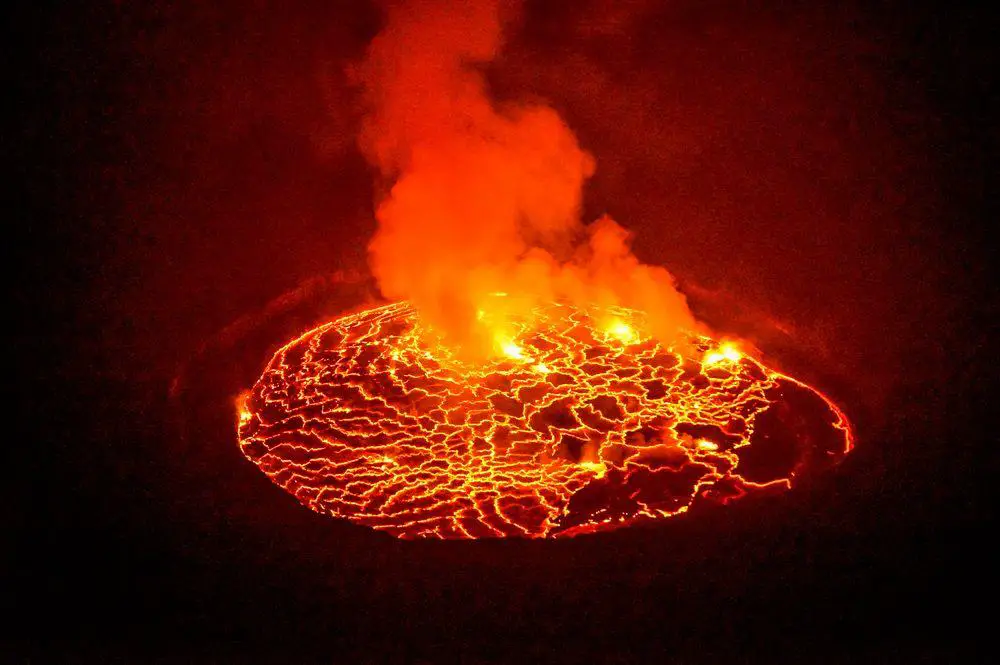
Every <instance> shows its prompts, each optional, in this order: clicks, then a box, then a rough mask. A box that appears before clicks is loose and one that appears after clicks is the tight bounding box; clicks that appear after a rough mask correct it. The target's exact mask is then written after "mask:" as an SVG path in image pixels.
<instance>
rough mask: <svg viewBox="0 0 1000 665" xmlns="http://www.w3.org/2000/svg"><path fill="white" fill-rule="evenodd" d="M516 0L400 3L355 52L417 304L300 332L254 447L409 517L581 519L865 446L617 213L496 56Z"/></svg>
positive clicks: (381, 268)
mask: <svg viewBox="0 0 1000 665" xmlns="http://www.w3.org/2000/svg"><path fill="white" fill-rule="evenodd" d="M516 9H517V8H516V7H515V6H513V5H511V4H509V3H505V4H500V3H498V2H496V1H495V0H494V1H479V2H468V3H445V2H440V1H438V2H430V1H426V0H419V1H411V2H406V3H402V4H394V5H392V6H391V7H390V8H389V9H388V10H387V22H386V25H385V27H384V29H383V30H382V31H381V33H380V34H379V35H378V36H377V37H376V38H375V40H374V41H373V42H372V43H371V45H370V47H369V50H368V54H367V58H366V59H365V60H364V62H362V63H360V64H359V65H358V66H357V67H355V68H353V70H352V73H353V75H354V77H355V78H356V80H357V82H358V83H359V84H360V86H361V89H362V91H363V97H364V101H365V105H366V107H365V108H366V116H365V120H364V124H363V127H362V132H361V136H360V146H361V148H362V150H363V151H364V154H365V155H366V156H367V158H368V159H369V160H370V161H371V163H372V164H373V165H375V166H376V167H377V168H378V170H379V173H380V174H381V180H380V184H381V185H383V186H384V189H383V191H385V192H386V195H385V196H384V197H383V198H382V199H381V200H380V201H379V202H378V206H377V210H376V217H377V219H378V231H377V233H376V235H375V237H374V239H373V240H372V242H371V245H370V257H371V267H372V270H373V272H374V274H375V277H376V278H377V279H378V283H379V286H380V288H381V290H382V293H383V295H384V296H385V297H386V298H387V299H388V300H390V301H395V304H390V305H386V306H383V307H378V308H375V309H370V310H368V311H364V312H360V313H357V314H352V315H349V316H345V317H342V318H340V319H338V320H336V321H333V322H331V323H329V324H326V325H324V326H321V327H319V328H317V329H315V330H312V331H310V332H307V333H306V334H305V335H303V336H302V337H300V338H298V339H296V340H293V341H292V342H290V343H288V344H287V345H286V346H285V347H283V348H282V349H281V350H280V351H279V352H278V353H277V354H276V355H275V356H274V358H273V359H272V360H271V362H270V364H269V365H268V367H267V369H266V371H265V372H264V374H263V376H262V377H261V378H260V380H259V381H258V382H257V384H256V385H255V386H254V387H253V389H252V390H251V391H250V392H249V393H248V394H247V395H246V396H245V398H244V399H243V400H241V409H240V425H239V436H240V443H241V446H242V449H243V452H244V453H245V455H246V456H247V457H248V458H249V459H251V460H252V461H254V462H255V463H256V464H257V465H259V466H260V468H261V469H262V470H263V471H264V472H265V473H267V474H268V475H269V476H270V477H271V479H272V480H273V481H274V482H275V483H277V484H278V485H280V486H281V487H283V488H285V489H286V490H288V491H289V492H290V493H292V494H293V495H294V496H295V497H296V498H298V499H299V500H300V501H301V502H302V503H304V504H305V505H307V506H309V507H310V508H313V509H314V510H317V511H319V512H322V513H327V514H331V515H335V516H341V517H346V518H348V519H351V520H352V521H355V522H358V523H361V524H365V525H368V526H371V527H374V528H377V529H383V530H386V531H388V532H390V533H392V534H394V535H397V536H400V537H425V536H430V537H440V538H478V537H491V536H493V537H496V536H529V537H541V536H555V535H573V534H577V533H585V532H591V531H596V530H601V529H607V528H612V527H617V526H621V525H625V524H631V523H634V522H636V521H639V520H644V519H651V518H659V517H667V516H671V515H675V514H677V513H680V512H683V511H686V510H687V509H688V508H689V507H690V506H692V505H694V504H696V503H697V502H699V501H712V500H714V501H722V502H725V501H728V500H729V499H731V498H733V497H737V496H742V495H743V494H745V493H747V492H748V491H750V490H755V491H761V490H765V489H768V488H783V487H788V486H789V485H790V483H791V480H792V479H793V477H795V476H796V475H798V474H800V473H802V472H803V471H804V470H806V469H807V468H815V467H817V466H825V465H827V464H829V463H831V462H832V461H835V460H836V459H838V458H839V456H840V455H842V454H843V453H845V452H846V451H847V450H849V449H850V447H851V435H850V430H849V426H848V424H847V421H846V419H845V418H844V416H843V414H841V412H840V411H839V410H838V409H837V408H836V407H835V406H834V405H833V404H832V403H831V402H830V401H829V400H828V399H826V398H825V397H823V396H822V395H821V394H820V393H818V392H816V391H815V390H813V389H810V388H808V387H806V386H804V385H802V384H801V383H799V382H797V381H795V380H793V379H791V378H789V377H787V376H784V375H782V374H779V373H777V372H774V371H772V370H770V369H768V368H766V367H764V366H763V365H762V364H761V363H759V362H758V361H756V360H753V359H752V358H749V357H746V356H744V355H743V354H742V353H741V352H740V351H738V350H737V348H736V346H735V345H733V344H718V343H716V342H714V341H713V340H712V339H711V338H710V337H709V336H708V331H707V329H706V328H705V327H704V326H702V325H700V324H699V323H698V322H697V321H696V320H695V319H694V317H693V316H692V315H691V312H690V310H689V309H688V307H687V304H686V301H685V299H684V297H683V295H682V294H681V293H680V292H678V291H677V289H676V288H675V286H674V281H673V279H672V278H671V276H670V274H669V273H668V272H667V271H666V270H665V269H663V268H660V267H654V266H648V265H644V264H642V263H641V262H639V261H638V260H637V259H636V258H635V257H634V256H633V255H632V253H631V251H630V250H629V247H628V234H627V232H626V231H624V229H622V228H621V227H620V226H618V225H617V224H616V223H615V222H614V221H612V220H611V219H610V218H607V217H604V218H602V219H600V220H598V221H597V222H594V223H593V224H590V225H584V224H582V223H581V221H580V204H581V198H582V190H583V185H584V182H585V180H586V179H587V178H588V177H589V176H590V174H591V173H592V172H593V169H594V164H595V162H594V159H593V158H592V157H591V156H590V155H589V154H587V153H586V152H585V151H583V150H582V149H581V148H580V146H579V145H578V143H577V141H576V138H575V136H574V135H573V133H572V132H571V131H570V130H569V128H568V127H567V126H566V124H565V123H564V122H563V121H562V119H561V118H560V117H559V115H558V114H557V113H556V112H555V111H554V110H552V109H551V108H549V107H547V106H544V105H540V104H531V105H526V104H515V103H496V102H494V101H493V100H491V99H490V97H489V95H488V94H487V90H486V83H485V79H484V76H483V74H482V68H483V67H484V66H485V65H486V64H488V63H489V61H490V60H491V59H493V58H494V57H495V55H496V54H497V52H498V49H499V48H500V46H501V38H502V34H503V30H502V28H503V25H504V23H505V22H509V21H512V20H515V19H516V18H517V16H516Z"/></svg>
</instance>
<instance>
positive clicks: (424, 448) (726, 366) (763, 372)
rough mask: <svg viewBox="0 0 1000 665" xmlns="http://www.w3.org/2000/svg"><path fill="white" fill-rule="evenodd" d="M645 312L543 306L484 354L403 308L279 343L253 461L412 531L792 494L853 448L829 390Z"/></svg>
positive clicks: (404, 532) (520, 524)
mask: <svg viewBox="0 0 1000 665" xmlns="http://www.w3.org/2000/svg"><path fill="white" fill-rule="evenodd" d="M643 323H644V321H643V316H642V314H641V313H639V312H636V311H633V310H628V309H623V308H613V309H612V310H606V309H605V310H600V311H599V310H597V309H596V308H594V309H590V310H587V309H582V308H578V307H574V306H570V305H565V304H551V305H547V306H543V307H538V308H536V309H535V311H534V312H533V314H532V317H531V320H530V321H520V322H518V321H515V322H511V323H509V324H508V325H507V327H506V329H505V330H504V331H502V332H501V333H497V335H496V340H495V341H496V344H495V346H496V351H497V353H496V356H495V357H494V358H493V359H492V360H489V361H486V362H475V363H473V362H470V361H468V360H466V359H463V358H460V357H459V356H457V355H456V354H454V353H453V352H452V351H451V350H450V349H449V347H448V346H447V345H445V344H443V343H442V342H441V341H440V338H438V337H436V336H435V335H434V333H433V331H430V330H428V329H426V327H425V326H423V325H422V323H421V320H420V318H419V316H418V315H417V313H416V312H415V311H414V310H413V308H412V307H411V306H410V305H408V304H407V303H396V304H392V305H386V306H384V307H378V308H375V309H370V310H367V311H364V312H360V313H357V314H352V315H349V316H345V317H343V318H340V319H338V320H336V321H333V322H331V323H327V324H325V325H323V326H320V327H318V328H316V329H314V330H311V331H309V332H308V333H306V334H304V335H302V336H301V337H299V338H298V339H295V340H293V341H292V342H290V343H289V344H287V345H286V346H285V347H283V348H282V349H281V350H279V351H278V352H277V353H276V354H275V356H274V358H273V359H272V360H271V362H270V364H269V365H268V367H267V369H266V370H265V372H264V374H263V375H262V376H261V377H260V379H259V380H258V381H257V383H256V385H255V386H254V387H253V389H252V390H251V391H250V392H249V393H248V394H247V395H245V396H244V397H243V398H242V399H241V401H240V406H239V438H240V445H241V448H242V450H243V453H244V454H245V455H246V456H247V458H249V459H250V460H251V461H253V462H254V463H255V464H257V465H258V466H259V467H260V468H261V470H263V471H264V473H266V474H267V475H268V476H269V477H270V478H271V480H272V481H274V482H275V483H276V484H277V485H279V486H280V487H282V488H284V489H285V490H287V491H288V492H290V493H291V494H292V495H294V496H295V497H296V498H297V499H298V500H299V501H300V502H301V503H303V504H305V505H306V506H308V507H309V508H311V509H313V510H315V511H317V512H320V513H324V514H328V515H333V516H337V517H344V518H347V519H349V520H351V521H353V522H356V523H359V524H364V525H366V526H369V527H372V528H375V529H380V530H384V531H387V532H389V533H391V534H393V535H395V536H397V537H400V538H421V537H432V538H486V537H510V536H513V537H530V538H540V537H554V536H572V535H576V534H581V533H590V532H594V531H599V530H606V529H611V528H617V527H621V526H625V525H629V524H634V523H636V522H640V521H645V520H652V519H660V518H665V517H671V516H673V515H677V514H679V513H683V512H685V511H687V510H688V509H689V508H691V507H692V506H693V505H697V504H698V503H701V502H717V503H726V502H728V501H730V500H731V499H733V498H736V497H740V496H743V495H745V494H747V493H750V492H762V491H768V490H776V489H784V488H788V487H790V486H791V484H792V481H793V479H795V478H796V477H798V476H801V475H802V474H803V473H804V472H806V471H810V470H816V469H818V468H822V467H825V466H828V465H830V464H832V463H834V462H836V461H837V460H838V459H839V458H840V457H841V456H842V455H843V454H844V453H846V452H847V451H849V450H850V448H851V445H852V441H851V431H850V427H849V425H848V423H847V420H846V418H845V417H844V415H843V414H842V413H841V412H840V410H839V409H838V408H837V407H836V406H835V405H833V404H832V403H831V402H830V400H828V399H827V398H826V397H824V396H823V395H822V394H820V393H819V392H817V391H816V390H814V389H812V388H809V387H808V386H805V385H804V384H802V383H800V382H798V381H796V380H794V379H792V378H790V377H788V376H785V375H783V374H780V373H778V372H775V371H773V370H770V369H768V368H767V367H765V366H763V365H762V364H761V363H760V362H758V361H756V360H754V359H753V358H750V357H747V356H745V355H743V354H742V353H740V351H739V350H738V349H737V348H736V347H735V346H733V345H730V344H723V345H719V344H717V343H715V342H713V341H712V340H710V339H708V338H705V337H693V338H692V339H691V345H690V347H688V348H686V349H684V350H673V349H667V348H663V347H661V346H660V345H659V344H658V343H657V342H655V341H654V340H652V339H649V338H646V337H644V336H643V335H642V334H640V332H639V331H640V330H643Z"/></svg>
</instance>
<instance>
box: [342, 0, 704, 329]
mask: <svg viewBox="0 0 1000 665" xmlns="http://www.w3.org/2000/svg"><path fill="white" fill-rule="evenodd" d="M516 11H517V7H516V5H514V4H513V3H504V2H500V1H499V0H474V1H469V2H461V3H451V2H443V1H441V0H411V1H409V2H403V3H399V4H392V5H391V6H389V7H388V10H387V12H388V15H387V23H386V25H385V27H384V29H383V30H382V32H381V33H379V35H378V36H377V37H376V38H375V39H374V40H373V42H372V43H371V45H370V47H369V50H368V54H367V58H366V60H365V61H364V63H362V65H361V66H360V67H359V68H358V70H357V71H356V75H357V76H358V78H359V80H360V83H361V84H362V86H363V89H364V94H365V102H366V116H365V119H364V123H363V126H362V132H361V136H360V145H361V148H362V150H363V152H364V154H365V156H366V157H367V159H368V160H369V161H370V162H371V163H372V164H373V165H375V166H376V167H377V168H378V169H379V171H380V173H381V174H382V176H383V177H384V178H385V180H386V182H388V183H391V188H390V189H389V190H388V193H387V195H386V196H385V197H384V198H382V200H381V201H380V202H379V204H378V208H377V211H376V217H377V219H378V231H377V233H376V235H375V237H374V239H373V240H372V242H371V245H370V247H369V250H370V259H371V266H372V270H373V272H374V274H375V277H376V278H377V280H378V282H379V286H380V288H381V290H382V292H383V295H385V296H386V297H387V298H391V299H409V300H410V301H411V302H412V303H413V304H414V305H415V306H416V307H417V308H418V310H419V311H420V312H421V315H422V317H423V318H424V319H425V320H427V321H428V322H429V323H430V324H431V325H432V326H434V327H436V328H437V329H439V330H440V331H442V332H443V333H444V334H445V335H446V337H447V338H448V339H450V340H451V341H453V342H455V343H458V344H459V345H461V346H463V347H465V348H473V349H476V348H478V349H485V348H487V347H488V346H489V344H490V335H491V334H492V332H491V331H488V330H484V329H483V325H482V324H481V322H480V319H481V316H482V315H481V314H479V316H477V313H478V312H481V311H482V309H483V308H484V307H485V306H486V304H485V303H491V304H490V307H494V308H495V307H498V306H499V307H502V308H504V311H502V312H499V315H500V316H501V318H502V317H503V316H506V315H510V314H514V313H524V311H526V310H527V309H528V308H530V307H531V306H532V305H533V304H534V303H536V302H538V301H541V300H551V299H565V300H569V301H571V302H575V303H578V304H586V303H591V302H597V303H599V304H604V305H613V304H620V305H625V306H630V307H635V308H637V309H642V310H644V311H645V312H647V314H648V315H649V322H650V327H651V331H650V332H652V333H653V334H654V335H656V336H658V337H659V338H661V339H663V340H665V341H672V340H673V339H674V338H675V337H676V335H677V332H678V330H680V329H694V328H695V327H696V324H695V322H694V320H693V318H692V316H691V314H690V311H689V310H688V308H687V305H686V302H685V300H684V297H683V296H682V295H681V294H680V293H679V292H678V291H677V290H676V289H675V288H674V283H673V279H672V278H671V276H670V275H669V273H667V271H666V270H664V269H663V268H658V267H650V266H645V265H642V264H641V263H640V262H639V261H638V260H637V259H636V258H635V257H634V256H633V255H632V253H631V252H630V251H629V248H628V234H627V232H626V231H624V230H623V229H622V228H621V227H619V226H618V225H617V224H616V223H615V222H613V221H612V220H611V219H610V218H607V217H605V218H602V219H600V220H598V221H597V222H595V223H594V224H591V225H590V226H587V227H585V226H584V225H582V224H581V221H580V208H581V199H582V192H583V184H584V182H585V181H586V179H587V178H588V177H589V176H590V175H591V174H592V173H593V170H594V160H593V158H592V157H591V156H590V155H589V154H588V153H587V152H585V151H584V150H583V149H581V147H580V146H579V144H578V143H577V140H576V137H575V136H574V135H573V133H572V131H570V129H569V128H568V127H567V126H566V124H565V123H564V122H563V120H562V119H561V118H560V117H559V115H558V114H557V113H556V112H555V111H554V110H553V109H551V108H549V107H547V106H544V105H540V104H503V105H499V104H496V103H494V102H493V101H492V100H491V99H490V97H489V94H488V91H487V89H486V83H485V79H484V76H483V74H482V72H481V68H482V67H483V66H484V65H486V64H488V63H489V62H490V61H491V60H492V59H493V58H494V57H495V56H496V55H497V53H498V50H499V49H500V47H501V44H502V37H503V26H504V23H505V22H506V21H509V20H510V19H511V18H513V17H514V15H515V14H516ZM494 292H506V293H508V294H509V297H508V298H505V299H503V304H502V305H496V304H495V301H496V299H495V298H494V299H492V300H491V298H490V295H489V294H491V293H494Z"/></svg>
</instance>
